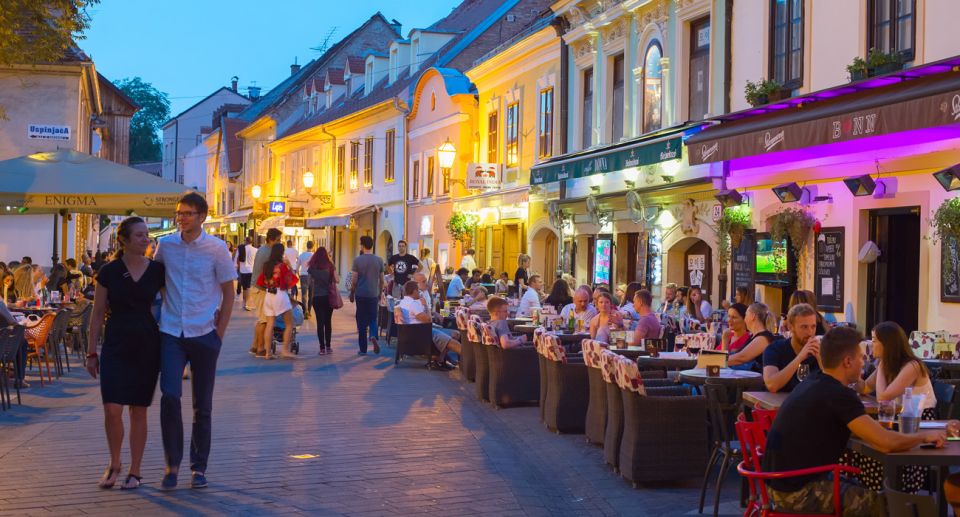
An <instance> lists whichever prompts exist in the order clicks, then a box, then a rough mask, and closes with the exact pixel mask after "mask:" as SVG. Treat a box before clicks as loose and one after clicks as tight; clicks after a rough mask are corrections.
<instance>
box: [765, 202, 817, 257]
mask: <svg viewBox="0 0 960 517" xmlns="http://www.w3.org/2000/svg"><path fill="white" fill-rule="evenodd" d="M814 222H816V219H815V218H814V217H813V215H811V214H810V213H809V212H807V211H806V210H803V209H801V208H793V207H787V208H784V209H782V210H780V211H779V212H777V213H776V214H774V215H773V217H771V218H770V238H771V239H773V240H774V241H779V240H781V239H783V238H784V237H790V245H791V246H792V247H793V253H794V256H799V255H800V251H801V250H803V245H804V244H805V243H806V242H807V237H808V236H809V235H810V231H811V230H812V229H813V223H814Z"/></svg>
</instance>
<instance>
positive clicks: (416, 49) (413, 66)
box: [410, 38, 420, 76]
mask: <svg viewBox="0 0 960 517" xmlns="http://www.w3.org/2000/svg"><path fill="white" fill-rule="evenodd" d="M419 68H420V38H416V39H414V40H413V41H411V43H410V75H411V76H413V74H414V72H416V71H417V69H419Z"/></svg>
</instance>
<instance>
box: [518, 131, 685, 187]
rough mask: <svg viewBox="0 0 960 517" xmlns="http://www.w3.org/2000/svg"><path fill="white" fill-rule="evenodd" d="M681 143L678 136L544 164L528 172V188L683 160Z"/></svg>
mask: <svg viewBox="0 0 960 517" xmlns="http://www.w3.org/2000/svg"><path fill="white" fill-rule="evenodd" d="M682 145H683V140H682V139H681V138H680V137H679V136H678V137H675V138H669V139H666V140H660V141H657V142H651V143H646V144H644V143H640V144H635V145H631V146H626V147H617V148H613V149H609V150H606V151H597V152H594V153H588V154H585V155H583V156H581V157H572V158H567V159H565V160H561V161H559V162H557V163H556V164H544V165H542V166H540V167H535V168H534V169H533V170H532V171H530V184H531V185H541V184H543V183H550V182H554V181H560V180H569V179H575V178H584V177H587V176H593V175H594V174H604V173H607V172H615V171H621V170H623V169H630V168H634V167H641V166H643V165H651V164H654V163H660V162H665V161H669V160H678V159H680V158H682V156H683V151H682Z"/></svg>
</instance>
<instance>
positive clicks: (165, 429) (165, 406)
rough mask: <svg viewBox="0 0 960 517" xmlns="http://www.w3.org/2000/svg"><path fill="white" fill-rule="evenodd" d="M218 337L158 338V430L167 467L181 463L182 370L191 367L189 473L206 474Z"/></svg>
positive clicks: (211, 333) (163, 336)
mask: <svg viewBox="0 0 960 517" xmlns="http://www.w3.org/2000/svg"><path fill="white" fill-rule="evenodd" d="M220 345H221V342H220V336H218V335H217V332H216V331H212V332H210V333H209V334H207V335H204V336H197V337H183V336H181V337H174V336H171V335H170V334H163V333H161V335H160V392H161V393H162V394H163V395H162V396H161V397H160V430H161V434H162V435H163V452H164V454H165V456H166V460H167V466H168V467H174V468H179V467H180V462H181V460H183V414H182V413H181V410H180V397H181V396H182V394H183V368H184V366H186V364H187V363H190V386H191V388H192V389H193V431H192V433H191V437H190V470H192V471H194V472H206V470H207V458H208V457H209V456H210V433H211V421H210V415H211V414H212V412H213V383H214V377H215V376H216V371H217V357H218V356H219V355H220Z"/></svg>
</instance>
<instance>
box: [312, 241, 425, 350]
mask: <svg viewBox="0 0 960 517" xmlns="http://www.w3.org/2000/svg"><path fill="white" fill-rule="evenodd" d="M425 249H426V248H425ZM307 274H308V275H310V280H311V281H312V282H313V300H311V301H310V303H311V304H313V313H314V314H316V315H317V339H318V340H319V341H320V355H325V354H330V353H333V349H332V348H330V337H331V336H332V332H333V328H332V327H331V326H330V325H331V319H332V317H333V306H331V304H330V286H331V285H333V286H336V285H337V284H338V283H339V282H340V279H339V278H337V271H336V269H335V268H334V267H333V262H331V261H330V256H329V255H327V248H324V247H323V246H320V247H319V248H317V252H316V253H314V254H313V257H310V262H308V263H307ZM334 288H336V287H334Z"/></svg>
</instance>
